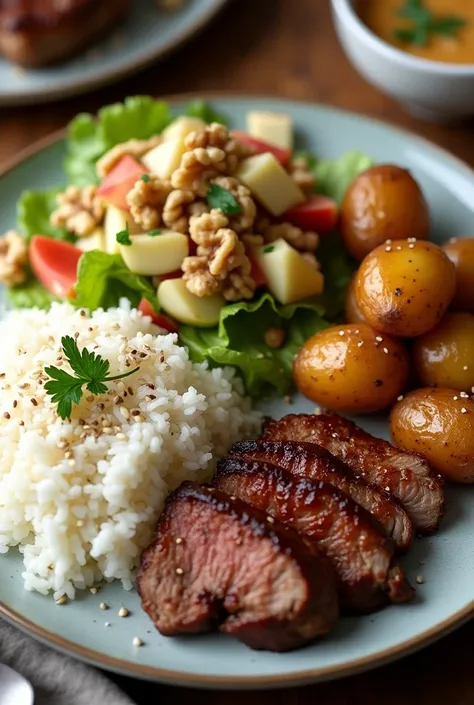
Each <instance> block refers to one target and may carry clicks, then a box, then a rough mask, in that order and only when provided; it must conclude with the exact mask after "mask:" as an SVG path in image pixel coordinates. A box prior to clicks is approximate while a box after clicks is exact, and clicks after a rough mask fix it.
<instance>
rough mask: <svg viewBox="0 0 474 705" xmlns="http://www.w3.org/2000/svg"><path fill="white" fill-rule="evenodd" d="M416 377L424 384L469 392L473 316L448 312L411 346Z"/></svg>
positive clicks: (473, 370)
mask: <svg viewBox="0 0 474 705" xmlns="http://www.w3.org/2000/svg"><path fill="white" fill-rule="evenodd" d="M413 364H414V368H415V373H416V376H417V379H418V380H419V381H420V382H421V384H422V385H423V386H426V387H448V388H451V389H458V390H459V391H461V392H462V391H464V392H470V391H471V389H472V387H473V386H474V316H473V315H472V314H470V313H447V314H446V315H445V316H444V318H443V319H442V320H441V322H440V323H438V325H437V326H436V328H433V330H430V331H429V332H428V333H425V335H422V336H420V337H419V338H417V340H416V341H415V343H414V345H413Z"/></svg>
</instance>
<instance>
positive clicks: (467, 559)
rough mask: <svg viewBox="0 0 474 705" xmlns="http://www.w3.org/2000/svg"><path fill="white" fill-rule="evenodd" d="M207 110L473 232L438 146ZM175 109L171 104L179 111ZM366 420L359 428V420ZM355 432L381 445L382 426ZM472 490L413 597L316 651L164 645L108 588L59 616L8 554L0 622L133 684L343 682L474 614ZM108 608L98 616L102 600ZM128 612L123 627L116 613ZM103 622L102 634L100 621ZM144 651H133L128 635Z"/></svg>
mask: <svg viewBox="0 0 474 705" xmlns="http://www.w3.org/2000/svg"><path fill="white" fill-rule="evenodd" d="M213 102H214V104H215V107H216V108H217V109H218V110H219V111H221V112H224V113H227V114H228V115H230V116H232V121H233V125H234V126H235V127H240V128H242V127H244V126H245V114H246V112H247V111H248V110H249V109H252V108H253V109H255V108H257V107H259V108H265V109H268V110H284V111H289V112H291V113H292V114H293V116H294V119H295V122H296V126H297V131H298V135H299V139H300V141H301V144H306V145H307V146H308V147H310V148H311V149H312V150H313V151H314V152H315V153H316V154H319V155H321V156H323V157H336V156H338V155H339V154H341V153H343V152H345V151H348V150H351V149H354V148H358V149H362V150H364V151H365V152H367V153H368V154H370V155H372V156H373V157H374V158H375V159H376V160H377V161H379V162H382V161H391V162H396V163H397V164H400V165H404V166H407V167H409V168H410V169H411V170H412V171H413V173H414V175H415V177H416V178H417V179H419V181H420V182H421V184H422V186H423V188H424V191H425V193H426V195H427V198H428V201H429V204H430V207H431V209H432V219H433V224H434V237H435V238H436V239H442V238H448V237H451V236H459V237H462V236H466V235H467V234H469V233H472V231H473V223H474V212H473V209H474V175H473V173H472V172H471V170H470V169H469V168H468V167H467V166H465V165H464V164H462V163H461V162H459V161H457V160H456V159H454V158H453V157H451V156H450V155H449V154H447V153H445V152H443V151H442V150H440V149H438V148H437V147H435V146H433V145H431V144H429V143H427V142H425V141H423V140H421V139H419V138H417V137H414V136H411V135H409V134H407V133H405V132H402V131H400V130H397V129H395V128H392V127H389V126H387V125H384V124H382V123H379V122H376V121H372V120H369V119H366V118H361V117H358V116H357V115H354V114H350V113H344V112H341V111H338V110H332V109H329V108H325V107H322V106H316V105H307V104H303V103H289V102H284V101H279V100H271V99H263V98H262V99H246V98H241V99H237V98H236V99H221V100H215V101H213ZM176 109H177V110H179V105H178V106H176ZM62 156H63V143H62V142H61V141H56V142H55V143H54V144H50V145H49V146H48V147H46V148H42V149H40V151H36V152H35V151H34V150H33V152H30V156H29V157H27V158H26V157H25V158H23V159H21V160H20V162H19V163H18V164H17V165H16V166H14V167H12V168H10V169H9V170H8V171H7V172H6V173H5V174H4V175H3V177H2V179H1V184H0V185H1V188H0V228H1V231H4V230H5V229H6V228H7V227H9V226H12V225H13V224H14V217H15V216H14V213H15V205H14V204H15V199H16V198H17V197H18V194H19V192H20V191H21V189H23V188H27V187H30V188H31V187H37V186H38V184H39V183H41V186H42V187H47V186H48V185H53V184H58V183H61V181H62V180H63V176H62V172H61V160H62ZM313 408H314V405H312V404H310V403H308V402H306V401H304V400H303V399H299V400H298V401H297V403H296V404H294V405H293V406H291V407H289V406H288V405H287V404H285V403H284V402H283V401H281V400H275V401H274V402H272V403H271V404H270V405H268V406H267V407H266V408H265V411H266V412H267V413H271V414H272V415H273V416H275V417H280V416H282V415H284V414H286V413H292V412H298V411H312V410H313ZM361 421H362V420H361ZM362 425H363V426H365V427H366V428H367V429H368V430H369V431H372V432H373V433H374V434H375V435H379V436H385V437H388V427H387V422H386V419H383V418H372V419H370V420H367V419H366V420H365V421H362ZM473 546H474V487H470V488H468V487H464V488H452V489H450V491H449V492H448V501H447V513H446V516H445V518H444V519H443V521H442V524H441V528H440V531H439V533H438V534H436V535H435V536H433V537H430V538H425V539H422V540H419V541H417V542H416V544H415V547H414V549H413V550H412V551H411V553H410V555H409V556H408V557H407V559H406V561H405V567H406V569H407V572H408V575H409V576H410V578H411V580H412V582H413V583H414V582H415V578H416V576H417V575H419V574H422V575H423V578H424V583H423V585H418V586H417V598H416V600H415V601H414V602H413V603H412V604H409V605H403V606H402V605H399V606H392V607H389V608H387V609H385V610H383V611H381V612H379V613H377V614H374V615H370V616H367V617H359V618H352V619H343V620H341V621H340V623H339V625H338V627H337V628H336V629H335V631H334V632H333V633H332V634H331V635H330V636H329V637H328V638H325V639H323V640H321V641H320V642H318V643H316V644H313V645H311V646H309V647H307V648H304V649H301V650H299V651H295V652H293V653H289V654H279V655H278V654H271V653H265V652H254V651H251V650H250V649H247V648H246V647H245V646H243V645H241V644H239V643H237V642H235V641H232V640H231V639H229V638H227V637H225V636H221V635H215V634H212V635H205V636H199V637H190V638H180V639H165V638H163V637H161V636H160V635H159V634H158V633H157V632H156V631H155V630H154V628H153V626H152V625H151V623H150V622H149V620H148V618H147V617H146V615H144V614H143V613H141V611H140V606H139V600H138V597H137V595H136V593H135V592H131V593H127V592H124V591H123V590H122V589H121V587H120V586H119V585H116V584H114V585H107V586H106V587H105V588H103V589H102V590H101V591H100V592H99V593H98V594H97V595H91V594H90V593H89V592H87V593H86V594H84V595H83V596H80V597H79V599H78V600H77V601H76V602H74V603H70V604H68V605H67V606H65V607H58V606H56V605H55V603H54V601H53V600H52V599H51V598H50V599H48V598H45V597H42V596H40V595H38V594H32V593H27V592H25V591H24V589H23V586H22V580H21V570H22V563H21V559H20V557H19V556H18V554H17V553H16V552H15V551H12V552H11V553H10V554H8V555H7V556H1V557H0V613H2V614H3V615H4V616H5V617H6V618H7V619H8V620H9V621H11V622H13V623H15V624H17V625H18V626H20V627H21V628H23V629H25V630H26V631H28V632H30V633H31V634H33V635H35V636H36V637H38V638H39V639H41V640H42V641H44V642H47V643H49V644H51V645H53V646H56V647H57V648H59V649H62V650H63V651H65V652H67V653H69V654H72V655H74V656H76V657H78V658H81V659H84V660H86V661H89V662H91V663H93V664H95V665H97V666H101V667H102V668H106V669H111V670H115V671H118V672H120V673H124V674H128V675H131V676H138V677H144V678H148V679H153V680H158V681H162V682H167V683H174V684H179V685H193V686H197V687H204V688H212V687H221V688H224V687H234V688H235V687H239V688H250V687H251V688H257V687H265V688H269V687H278V686H284V685H285V686H287V685H296V684H303V683H308V682H312V681H317V680H324V679H329V678H336V677H337V678H339V677H341V676H344V675H349V674H352V673H355V672H357V671H362V670H366V669H369V668H373V667H375V666H377V665H380V664H382V663H386V662H387V661H389V660H393V659H395V658H398V657H400V656H402V655H406V654H408V653H410V652H412V651H414V650H416V649H418V648H420V647H422V646H424V645H426V644H428V643H430V642H431V641H433V640H435V639H437V638H439V637H441V636H443V635H444V634H446V633H447V632H448V631H450V630H452V629H454V628H455V627H456V626H458V625H460V624H461V623H462V622H464V621H466V620H468V619H469V618H470V617H472V616H473V614H474V549H473ZM101 601H104V602H106V603H108V604H109V605H110V607H111V609H110V611H108V612H103V611H101V610H100V609H99V603H100V602H101ZM122 603H123V604H124V605H125V606H126V607H127V608H128V609H130V611H131V616H130V617H129V618H128V619H120V618H119V617H118V616H117V612H118V610H119V608H120V606H121V604H122ZM106 621H108V622H110V623H111V626H110V627H105V626H104V623H105V622H106ZM135 636H139V637H141V638H142V639H143V641H144V642H145V646H143V647H142V648H140V649H137V648H135V647H133V645H132V640H133V637H135Z"/></svg>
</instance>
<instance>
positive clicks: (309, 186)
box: [288, 157, 316, 195]
mask: <svg viewBox="0 0 474 705" xmlns="http://www.w3.org/2000/svg"><path fill="white" fill-rule="evenodd" d="M288 171H289V173H290V176H291V177H292V179H293V181H294V182H295V183H296V185H297V186H299V187H300V189H301V190H302V191H303V192H304V193H305V194H306V195H309V194H310V193H312V192H313V190H314V187H315V186H316V177H315V175H314V174H313V172H312V171H310V169H309V165H308V160H307V159H305V158H304V157H296V158H295V159H293V160H292V161H291V162H290V164H289V167H288Z"/></svg>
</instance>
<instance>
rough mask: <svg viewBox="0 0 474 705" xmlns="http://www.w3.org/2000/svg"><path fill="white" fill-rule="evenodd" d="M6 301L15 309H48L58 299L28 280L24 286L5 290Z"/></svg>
mask: <svg viewBox="0 0 474 705" xmlns="http://www.w3.org/2000/svg"><path fill="white" fill-rule="evenodd" d="M6 295H7V299H8V301H9V303H10V304H12V306H14V307H15V308H42V309H48V308H49V307H50V306H51V304H52V302H53V301H59V299H58V298H57V297H56V296H54V294H51V293H50V292H49V291H48V290H47V289H45V288H44V286H43V285H42V284H40V282H39V281H36V279H33V278H31V279H28V281H26V282H25V283H24V284H20V285H19V286H14V287H12V288H11V289H7V290H6Z"/></svg>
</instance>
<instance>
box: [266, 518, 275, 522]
mask: <svg viewBox="0 0 474 705" xmlns="http://www.w3.org/2000/svg"><path fill="white" fill-rule="evenodd" d="M267 521H268V523H269V524H274V523H275V519H274V518H273V517H267Z"/></svg>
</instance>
